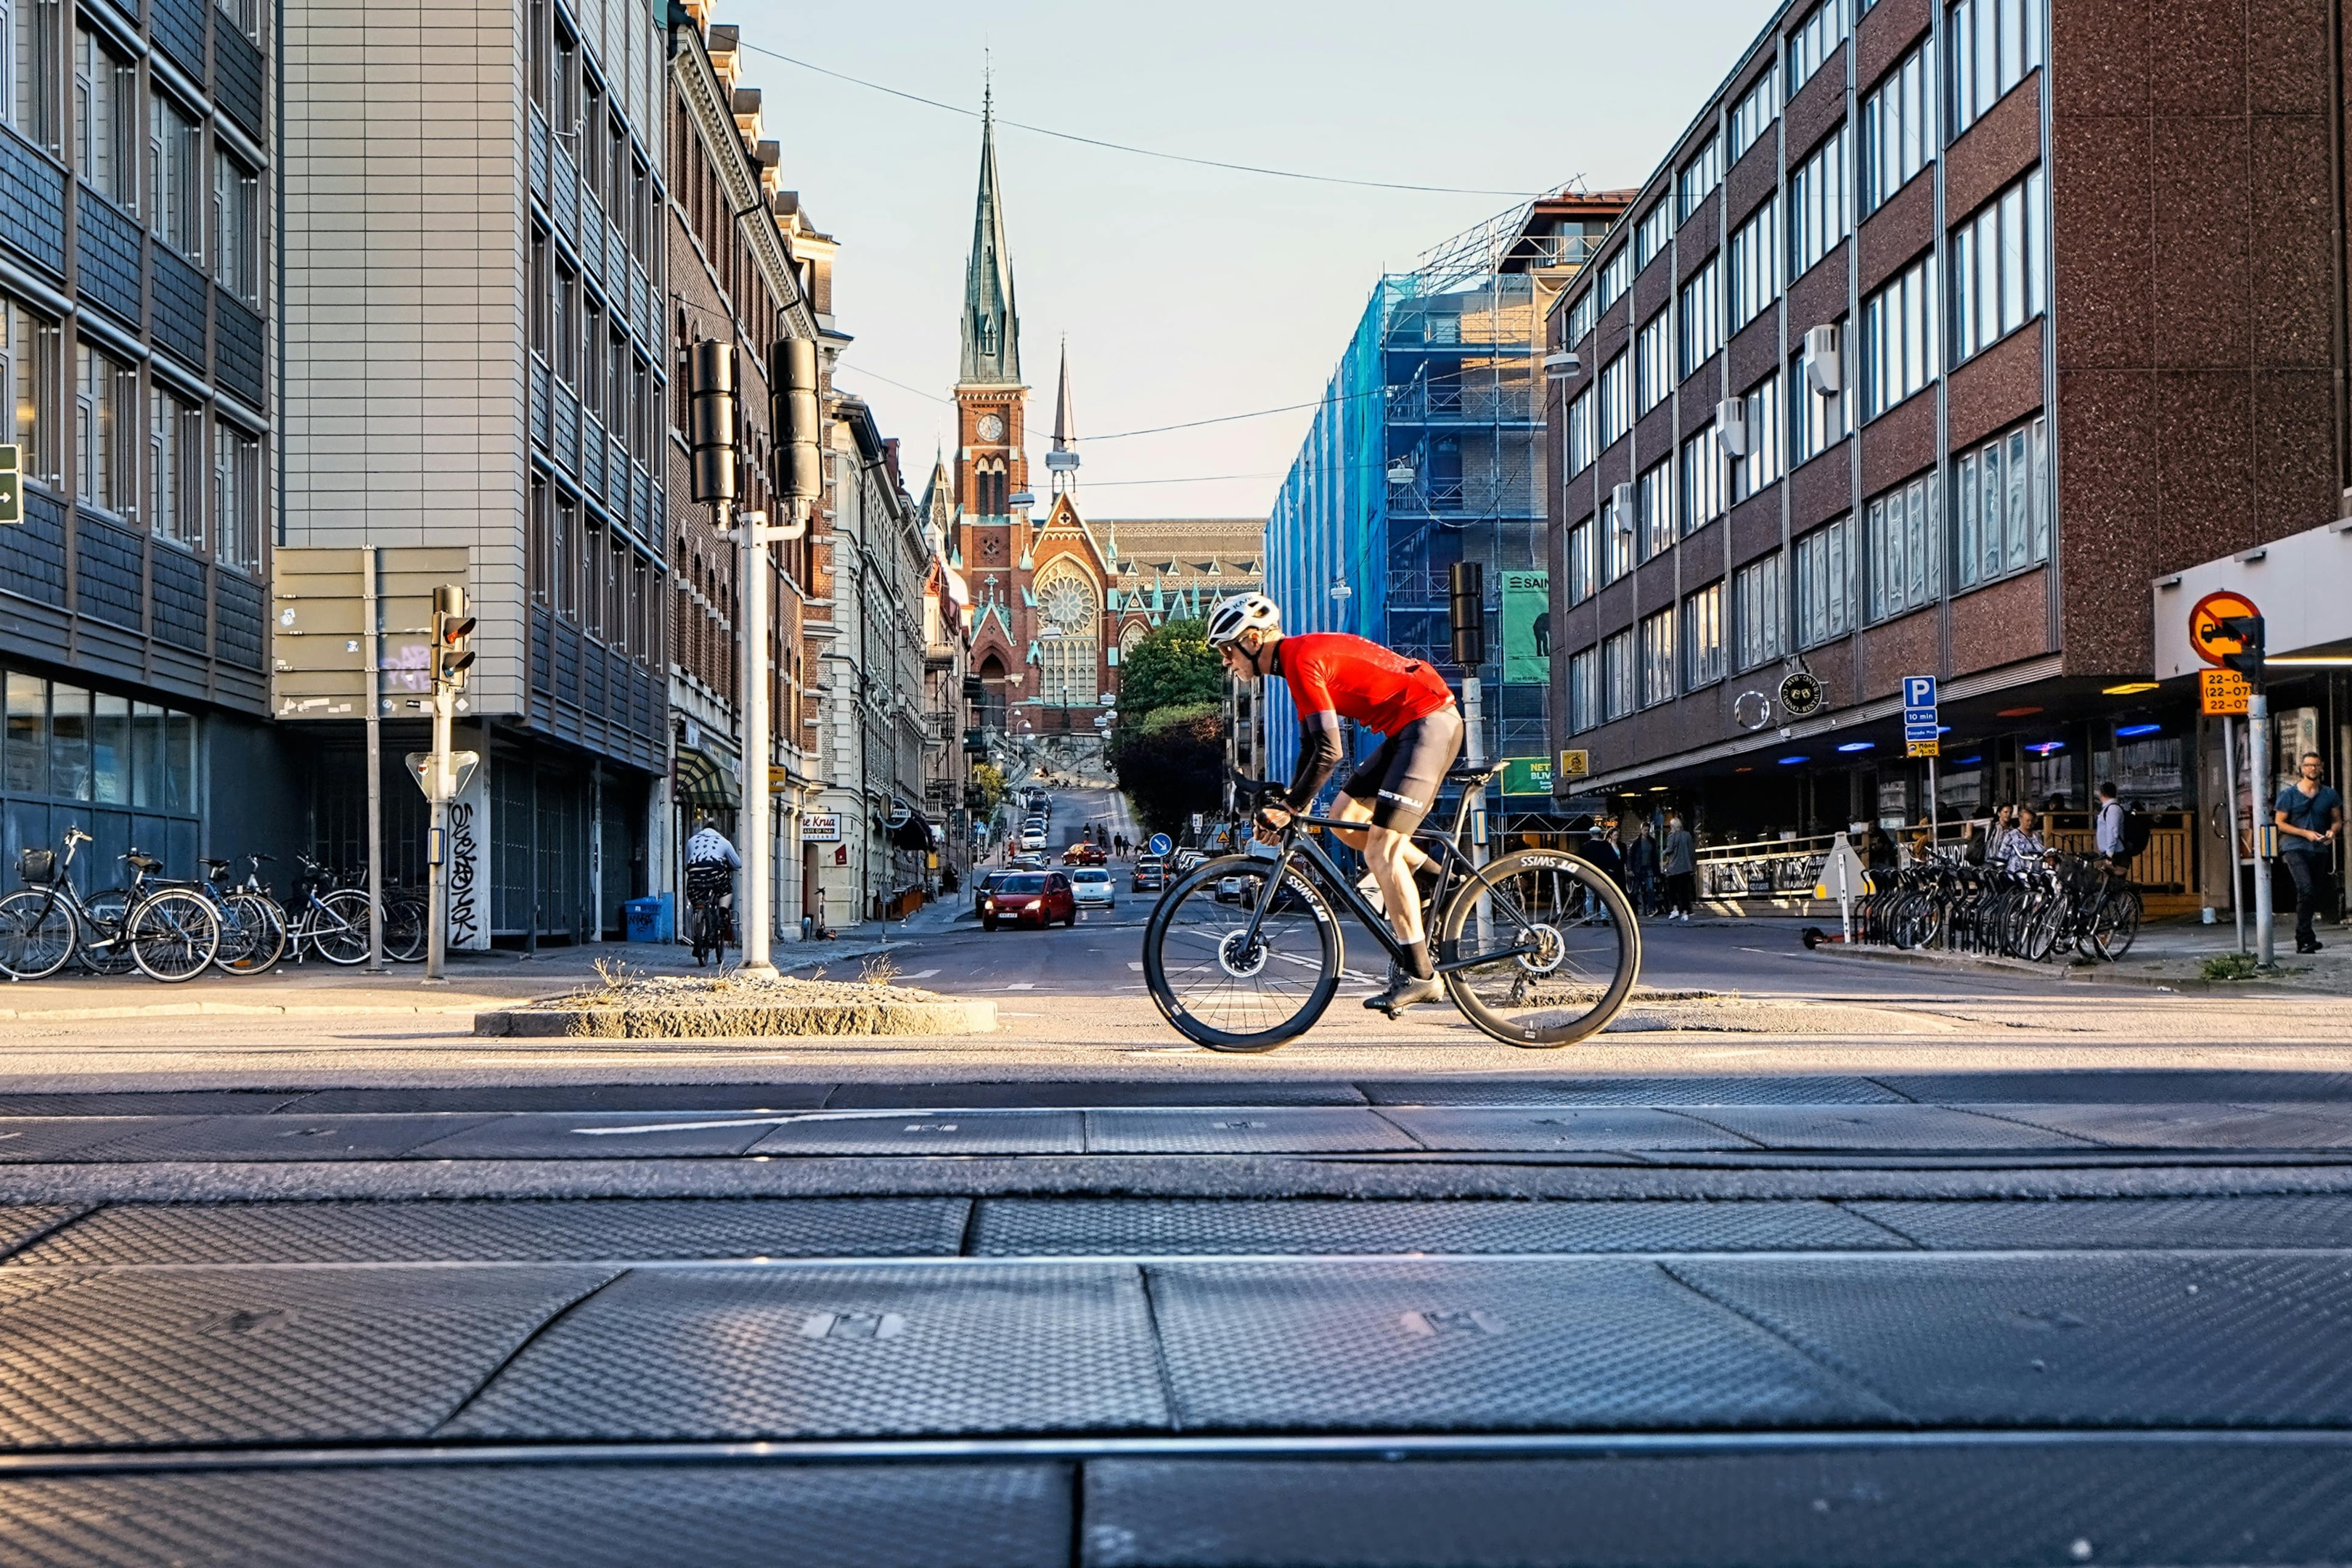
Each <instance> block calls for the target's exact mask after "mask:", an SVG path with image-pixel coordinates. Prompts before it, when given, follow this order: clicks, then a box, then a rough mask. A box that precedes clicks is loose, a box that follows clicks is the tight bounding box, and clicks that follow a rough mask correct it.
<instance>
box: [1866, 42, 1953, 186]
mask: <svg viewBox="0 0 2352 1568" xmlns="http://www.w3.org/2000/svg"><path fill="white" fill-rule="evenodd" d="M1935 88H1936V46H1935V42H1934V40H1932V39H1930V40H1929V41H1927V42H1926V43H1923V44H1921V45H1920V46H1919V47H1917V48H1916V49H1914V50H1912V51H1911V52H1910V53H1909V54H1908V55H1906V56H1905V57H1904V58H1903V63H1902V64H1900V65H1898V66H1896V67H1895V68H1894V69H1893V70H1891V71H1889V72H1887V73H1886V77H1885V80H1883V81H1881V82H1880V83H1879V84H1878V86H1877V87H1876V88H1874V89H1872V91H1871V94H1870V96H1869V97H1868V98H1865V99H1864V100H1862V210H1863V211H1864V213H1865V214H1867V213H1874V212H1876V211H1877V210H1878V209H1879V207H1880V206H1881V205H1884V204H1885V201H1886V198H1887V197H1889V196H1891V195H1894V194H1895V192H1897V191H1899V190H1901V189H1902V188H1903V187H1904V186H1905V185H1907V184H1910V183H1911V176H1912V175H1914V174H1917V173H1918V172H1919V171H1920V170H1922V169H1924V168H1926V167H1927V161H1928V160H1929V159H1930V158H1933V157H1934V156H1935V155H1936V139H1935V132H1933V131H1932V130H1931V129H1929V128H1930V127H1931V126H1933V125H1934V124H1935V122H1936V105H1935V97H1934V95H1935Z"/></svg>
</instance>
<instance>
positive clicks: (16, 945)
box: [0, 888, 74, 980]
mask: <svg viewBox="0 0 2352 1568" xmlns="http://www.w3.org/2000/svg"><path fill="white" fill-rule="evenodd" d="M73 952H74V914H73V908H72V906H71V905H69V904H68V903H67V902H66V901H65V900H63V899H61V898H59V897H58V896H57V895H56V894H55V893H50V892H45V891H43V890H42V889H37V888H26V889H24V890H23V891H21V892H15V893H11V894H9V895H8V896H7V897H6V898H5V899H0V973H5V974H6V975H7V976H8V978H10V979H11V980H46V979H47V978H48V977H49V976H50V975H52V974H55V973H57V972H58V970H60V969H63V968H64V967H65V966H66V963H67V961H68V960H69V959H71V958H72V957H73Z"/></svg>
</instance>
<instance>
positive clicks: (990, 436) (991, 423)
mask: <svg viewBox="0 0 2352 1568" xmlns="http://www.w3.org/2000/svg"><path fill="white" fill-rule="evenodd" d="M979 430H980V438H981V439H982V440H983V441H1002V440H1003V439H1004V420H1003V418H1002V417H1001V416H997V415H994V414H983V415H982V416H980V426H979Z"/></svg>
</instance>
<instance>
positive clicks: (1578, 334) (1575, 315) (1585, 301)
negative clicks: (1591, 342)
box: [1565, 289, 1601, 348]
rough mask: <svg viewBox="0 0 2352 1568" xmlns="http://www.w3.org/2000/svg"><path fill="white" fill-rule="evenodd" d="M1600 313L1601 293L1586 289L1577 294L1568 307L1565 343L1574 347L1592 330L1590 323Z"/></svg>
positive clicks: (1596, 290)
mask: <svg viewBox="0 0 2352 1568" xmlns="http://www.w3.org/2000/svg"><path fill="white" fill-rule="evenodd" d="M1600 314H1601V295H1600V291H1599V290H1598V289H1586V290H1585V291H1584V292H1583V293H1582V294H1580V295H1579V296H1577V300H1576V303H1575V304H1573V305H1570V307H1569V308H1568V337H1567V338H1566V340H1565V342H1566V345H1567V346H1568V347H1570V348H1574V347H1575V346H1576V345H1577V344H1579V343H1580V342H1583V341H1584V340H1585V338H1586V336H1587V335H1588V334H1590V333H1591V331H1592V323H1593V322H1594V321H1596V320H1598V319H1599V317H1600Z"/></svg>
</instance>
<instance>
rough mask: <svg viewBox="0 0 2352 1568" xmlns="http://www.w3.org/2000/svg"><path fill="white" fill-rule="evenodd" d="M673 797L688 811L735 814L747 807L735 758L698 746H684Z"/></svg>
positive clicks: (673, 778)
mask: <svg viewBox="0 0 2352 1568" xmlns="http://www.w3.org/2000/svg"><path fill="white" fill-rule="evenodd" d="M671 783H672V794H673V795H674V796H675V798H676V801H677V805H680V806H682V807H685V808H687V809H688V810H696V811H733V810H735V809H737V808H738V807H739V806H740V805H742V804H743V792H742V789H741V787H740V785H738V784H736V782H735V763H734V761H733V759H731V758H726V757H719V756H714V755H712V754H711V753H710V752H706V751H702V750H700V749H699V748H698V747H694V746H680V747H679V748H678V749H677V764H676V766H675V767H674V768H673V770H672V772H671Z"/></svg>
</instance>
